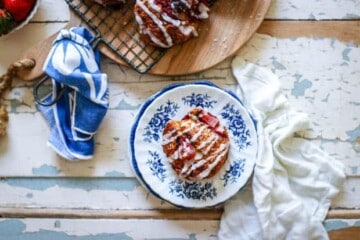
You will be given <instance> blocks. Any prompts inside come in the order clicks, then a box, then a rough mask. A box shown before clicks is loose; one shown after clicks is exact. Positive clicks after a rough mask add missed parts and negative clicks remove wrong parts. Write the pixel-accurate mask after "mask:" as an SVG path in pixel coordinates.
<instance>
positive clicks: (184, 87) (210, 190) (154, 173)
mask: <svg viewBox="0 0 360 240" xmlns="http://www.w3.org/2000/svg"><path fill="white" fill-rule="evenodd" d="M193 107H200V108H206V109H208V110H209V111H210V112H211V113H212V114H214V115H215V116H218V117H219V120H220V122H221V124H222V125H224V126H225V127H226V128H227V129H228V132H229V136H230V149H229V158H228V159H227V161H226V162H225V165H224V166H223V167H222V168H221V169H220V170H219V172H218V173H217V174H215V175H214V176H213V177H211V178H209V179H203V180H201V181H197V182H188V181H186V180H183V179H180V178H179V177H178V176H177V174H176V173H175V171H174V170H173V169H172V167H171V165H170V163H169V161H168V159H167V157H166V156H165V154H164V152H163V149H162V145H161V143H162V142H161V138H162V136H161V134H162V131H163V128H164V126H165V124H166V123H167V122H168V121H169V120H170V119H174V120H180V119H182V118H183V117H184V116H185V115H186V114H187V112H188V111H189V110H190V109H191V108H193ZM129 140H130V143H129V146H130V151H129V153H130V157H131V163H132V166H133V169H134V171H135V174H136V176H137V177H138V179H139V180H140V182H141V183H142V184H143V185H144V187H145V188H146V189H147V190H148V191H149V192H151V193H152V194H153V195H155V196H156V197H159V198H161V199H163V200H166V201H168V202H170V203H172V204H174V205H176V206H178V207H186V208H202V207H209V206H215V205H217V204H219V203H221V202H224V201H225V200H226V199H228V198H230V197H231V196H233V195H234V194H235V193H237V192H238V191H239V190H240V189H241V188H242V187H243V186H244V185H245V184H246V182H247V180H248V179H249V177H250V176H251V174H252V171H253V168H254V164H255V158H256V154H257V135H256V128H255V123H254V121H253V119H252V118H251V116H250V115H249V113H248V112H247V111H246V109H245V108H244V107H243V106H242V104H241V102H240V100H239V99H238V98H237V97H236V96H235V95H234V94H232V93H230V92H227V91H224V90H223V89H220V88H218V87H217V86H215V85H213V84H211V83H209V82H196V83H190V84H173V85H170V86H168V87H166V88H164V89H163V90H162V91H160V92H158V93H156V94H155V95H154V96H153V97H151V98H150V99H149V100H147V101H146V102H145V103H144V104H143V105H142V107H141V108H140V109H139V112H138V114H137V116H136V119H135V122H134V125H133V127H132V129H131V133H130V138H129ZM239 150H241V151H239Z"/></svg>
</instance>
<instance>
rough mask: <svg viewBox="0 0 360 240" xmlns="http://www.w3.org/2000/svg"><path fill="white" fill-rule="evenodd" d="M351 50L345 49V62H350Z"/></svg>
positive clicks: (343, 54) (343, 56) (343, 55)
mask: <svg viewBox="0 0 360 240" xmlns="http://www.w3.org/2000/svg"><path fill="white" fill-rule="evenodd" d="M351 50H352V49H351V48H345V49H344V51H343V52H342V58H343V60H344V61H347V62H348V61H350V58H349V53H350V52H351Z"/></svg>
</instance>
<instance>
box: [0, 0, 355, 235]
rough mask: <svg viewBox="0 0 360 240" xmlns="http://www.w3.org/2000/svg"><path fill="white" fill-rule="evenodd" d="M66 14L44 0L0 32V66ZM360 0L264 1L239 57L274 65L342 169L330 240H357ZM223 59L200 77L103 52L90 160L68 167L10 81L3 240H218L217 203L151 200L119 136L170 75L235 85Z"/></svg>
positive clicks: (0, 202)
mask: <svg viewBox="0 0 360 240" xmlns="http://www.w3.org/2000/svg"><path fill="white" fill-rule="evenodd" d="M68 19H69V13H68V8H67V6H66V4H65V2H63V1H50V0H43V1H42V3H41V6H40V8H39V10H38V12H37V14H36V16H35V17H34V18H33V19H32V21H31V22H30V24H28V25H27V26H25V27H24V28H23V29H21V30H20V31H18V32H16V33H14V34H12V35H10V36H7V37H3V38H0V73H3V72H4V71H5V69H6V68H7V66H8V65H9V64H10V63H12V62H13V61H14V60H16V59H17V58H18V57H19V56H20V55H21V53H22V52H23V51H25V50H26V49H27V48H29V47H30V46H32V45H33V44H35V43H37V42H39V41H40V40H42V39H44V38H46V37H47V36H50V35H51V34H53V33H55V32H56V31H58V30H59V29H61V28H62V27H64V26H65V25H66V23H67V21H68ZM359 44H360V0H353V1H349V0H319V1H302V0H273V1H272V5H271V8H270V10H269V12H268V14H267V16H266V20H265V21H264V23H263V24H262V26H261V27H260V29H259V30H258V32H257V33H256V34H255V35H254V36H253V37H252V38H251V40H250V41H249V42H248V43H247V44H246V45H245V46H244V47H243V48H241V49H240V51H239V52H238V54H239V55H241V56H242V57H243V58H245V59H246V60H248V61H250V62H254V63H257V64H259V65H262V66H265V67H267V68H269V69H271V70H272V71H273V72H275V73H276V74H277V75H278V76H279V78H280V80H281V83H282V87H283V90H284V93H285V94H286V96H287V97H288V98H289V100H290V102H291V104H292V105H293V107H294V108H296V109H298V110H300V111H304V112H306V113H308V114H309V117H310V119H311V121H312V128H311V129H309V131H308V132H307V133H306V134H305V135H304V137H305V138H308V139H310V140H311V141H313V142H314V143H315V144H318V145H320V146H321V147H322V148H323V149H324V150H325V151H327V152H328V153H330V154H331V155H332V156H333V157H335V158H337V159H339V160H341V161H342V162H343V163H344V164H345V165H346V174H347V176H348V178H347V180H346V183H345V186H344V189H343V191H342V192H341V193H340V194H339V195H338V196H337V197H336V199H334V201H333V203H332V209H331V210H330V212H329V214H328V217H327V220H326V221H325V223H324V224H325V226H326V229H327V230H328V231H329V233H330V236H331V239H360V210H359V208H360V194H359V191H360V189H359V187H360V178H359V176H360V46H359ZM230 61H231V59H228V60H226V61H225V62H222V63H221V64H219V65H218V66H216V67H213V68H212V69H209V70H207V71H205V72H201V73H198V74H193V75H187V76H178V77H159V76H150V75H140V74H138V73H136V72H135V71H133V70H131V69H129V68H126V67H122V66H118V65H116V64H114V63H113V62H111V61H110V60H108V59H103V61H102V70H103V71H104V72H106V73H108V75H109V79H110V110H109V111H108V113H107V115H106V117H105V119H104V122H103V124H102V126H101V129H100V131H99V132H98V134H97V136H96V155H95V158H94V159H93V160H91V161H82V162H68V161H66V160H64V159H61V158H60V157H58V156H57V155H56V154H55V153H54V152H53V151H52V150H51V149H50V148H48V147H47V146H46V140H47V136H48V131H49V130H48V127H47V125H46V123H45V121H44V119H43V118H42V116H41V114H40V113H39V112H38V111H37V109H36V107H35V104H34V99H33V95H32V83H29V82H26V83H25V82H22V81H20V80H17V81H15V83H14V86H13V88H12V89H11V91H10V92H8V94H6V95H5V96H4V99H3V102H4V103H5V104H6V105H7V108H8V110H9V112H10V124H9V128H8V135H7V136H6V137H5V138H2V139H0V177H1V180H0V216H2V217H3V218H1V219H0V239H6V240H11V239H75V238H76V237H78V238H76V239H144V238H147V239H216V234H217V230H218V227H219V219H220V216H221V212H222V210H221V207H220V208H216V209H210V210H196V211H194V210H181V209H177V208H175V207H173V206H172V205H170V204H168V203H166V202H163V201H161V200H158V199H157V198H155V197H153V196H152V195H150V194H149V193H148V192H147V191H146V190H145V189H144V188H143V187H142V186H141V185H140V184H139V182H138V181H137V180H136V178H135V177H134V173H133V172H132V170H131V168H130V165H129V158H128V155H127V147H128V146H127V137H128V134H129V127H130V126H131V124H132V121H133V119H134V115H135V113H136V111H137V109H138V108H139V106H140V105H141V104H142V103H143V102H144V101H145V100H146V99H147V98H148V97H149V96H151V95H152V94H154V93H155V92H157V91H158V90H160V89H162V88H163V87H165V86H167V85H168V84H170V83H174V82H185V81H194V80H199V79H208V80H210V81H213V82H214V83H216V84H217V85H219V86H221V87H224V88H227V89H235V88H236V85H235V81H234V79H233V76H232V74H231V69H230Z"/></svg>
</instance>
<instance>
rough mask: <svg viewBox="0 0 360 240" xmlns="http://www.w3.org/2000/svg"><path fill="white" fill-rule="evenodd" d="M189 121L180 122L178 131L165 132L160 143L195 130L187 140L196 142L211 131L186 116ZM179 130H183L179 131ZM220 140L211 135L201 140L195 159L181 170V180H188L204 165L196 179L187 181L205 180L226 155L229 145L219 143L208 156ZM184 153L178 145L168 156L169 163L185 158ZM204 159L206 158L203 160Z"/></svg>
mask: <svg viewBox="0 0 360 240" xmlns="http://www.w3.org/2000/svg"><path fill="white" fill-rule="evenodd" d="M188 117H189V118H190V119H189V121H182V122H181V125H180V128H179V129H172V130H171V131H169V132H167V133H166V134H164V135H163V139H162V143H163V145H165V144H168V143H171V142H173V141H176V140H177V139H178V138H179V137H180V136H183V135H184V134H186V133H191V132H194V130H195V129H196V133H195V134H193V135H192V137H191V139H187V138H186V141H189V142H191V143H194V142H198V141H199V137H200V136H202V135H203V133H204V131H212V130H210V127H209V126H208V125H207V124H205V123H202V122H197V117H196V116H194V115H189V116H188ZM180 129H184V131H181V130H180ZM219 140H220V137H219V136H218V135H217V134H211V135H210V136H209V137H207V138H206V139H205V140H202V141H201V142H200V144H199V145H198V146H197V151H196V154H195V157H194V158H193V159H190V160H188V161H186V162H185V164H184V166H183V168H182V169H181V172H180V173H179V175H180V176H181V177H183V178H187V179H189V176H190V175H191V174H192V172H193V171H195V170H197V169H198V168H200V167H202V166H204V164H208V163H209V164H208V165H207V168H206V169H204V170H202V172H200V173H199V174H198V175H197V176H196V178H194V179H189V180H201V179H203V178H206V177H207V176H208V175H209V174H210V173H211V171H212V170H213V169H214V168H215V167H216V166H217V165H218V164H219V162H220V161H221V160H222V158H223V157H224V156H225V155H226V154H227V150H228V148H229V146H230V144H229V143H228V142H227V143H221V144H220V146H219V148H218V149H216V151H214V152H212V153H211V154H210V155H208V154H209V152H210V151H211V150H213V148H214V145H215V144H216V143H217V142H218V141H219ZM184 153H185V155H186V153H187V152H186V151H185V149H184V146H183V145H182V144H180V145H179V146H178V148H177V149H176V150H175V151H174V153H173V154H172V155H171V156H169V162H170V163H172V162H173V161H176V160H178V159H179V158H180V157H186V156H184ZM205 157H206V158H205Z"/></svg>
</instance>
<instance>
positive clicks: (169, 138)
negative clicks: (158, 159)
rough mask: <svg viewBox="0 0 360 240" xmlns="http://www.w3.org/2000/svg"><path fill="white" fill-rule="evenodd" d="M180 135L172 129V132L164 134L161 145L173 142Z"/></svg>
mask: <svg viewBox="0 0 360 240" xmlns="http://www.w3.org/2000/svg"><path fill="white" fill-rule="evenodd" d="M181 134H182V133H180V132H179V131H177V129H173V130H172V131H170V132H168V133H166V134H165V135H164V136H163V138H162V144H163V145H165V144H168V143H170V142H173V141H175V140H176V139H177V138H178V137H180V136H181Z"/></svg>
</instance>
